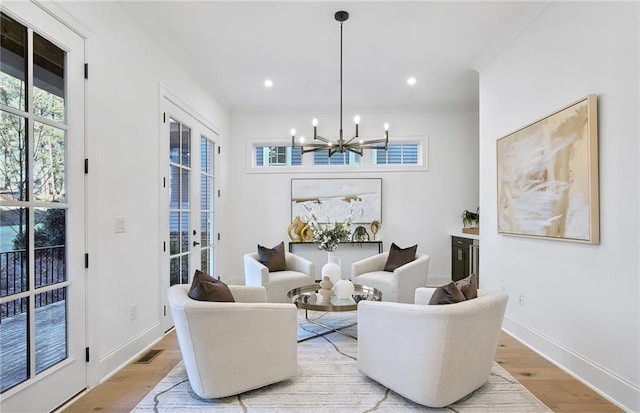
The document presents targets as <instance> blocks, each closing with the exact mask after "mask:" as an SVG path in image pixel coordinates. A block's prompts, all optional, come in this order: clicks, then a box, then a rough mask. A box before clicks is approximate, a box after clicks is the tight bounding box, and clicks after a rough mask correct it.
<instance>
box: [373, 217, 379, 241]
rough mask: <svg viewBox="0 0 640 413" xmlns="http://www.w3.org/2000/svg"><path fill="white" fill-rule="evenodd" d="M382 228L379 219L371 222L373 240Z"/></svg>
mask: <svg viewBox="0 0 640 413" xmlns="http://www.w3.org/2000/svg"><path fill="white" fill-rule="evenodd" d="M379 230H380V222H378V221H373V222H372V223H371V232H372V233H373V240H374V241H375V240H376V234H377V233H378V231H379Z"/></svg>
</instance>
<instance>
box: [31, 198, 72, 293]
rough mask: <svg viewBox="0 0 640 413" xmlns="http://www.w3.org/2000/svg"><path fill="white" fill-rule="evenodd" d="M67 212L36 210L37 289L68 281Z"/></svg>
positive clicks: (35, 268) (35, 263) (35, 254)
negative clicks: (66, 251)
mask: <svg viewBox="0 0 640 413" xmlns="http://www.w3.org/2000/svg"><path fill="white" fill-rule="evenodd" d="M66 212H67V211H66V210H64V209H52V208H36V209H35V210H34V216H35V226H34V238H35V239H34V242H35V250H34V262H33V264H34V276H35V285H36V288H38V287H43V286H46V285H51V284H57V283H60V282H63V281H66V280H67V268H66V267H67V266H66V254H65V245H66V225H65V222H66Z"/></svg>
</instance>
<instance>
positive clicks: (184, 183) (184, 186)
mask: <svg viewBox="0 0 640 413" xmlns="http://www.w3.org/2000/svg"><path fill="white" fill-rule="evenodd" d="M190 173H191V171H189V170H188V169H181V170H180V175H181V179H180V208H181V209H189V208H190V203H189V175H190Z"/></svg>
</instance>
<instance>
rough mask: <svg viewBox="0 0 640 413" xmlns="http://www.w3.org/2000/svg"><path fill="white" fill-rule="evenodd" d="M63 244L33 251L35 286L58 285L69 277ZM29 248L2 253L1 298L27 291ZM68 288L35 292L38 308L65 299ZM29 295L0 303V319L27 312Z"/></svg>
mask: <svg viewBox="0 0 640 413" xmlns="http://www.w3.org/2000/svg"><path fill="white" fill-rule="evenodd" d="M65 253H66V248H65V246H64V245H57V246H51V247H39V248H35V250H34V285H35V287H36V288H40V287H45V286H48V285H53V284H57V283H60V282H63V281H66V279H67V268H66V258H65ZM27 270H28V262H27V251H26V250H16V251H7V252H0V297H7V296H10V295H13V294H17V293H21V292H23V291H27V290H28V288H29V279H28V275H27ZM66 295H67V293H66V288H57V289H54V290H49V291H46V292H43V293H39V294H36V295H35V307H36V308H38V307H42V306H45V305H48V304H52V303H55V302H58V301H62V300H65V299H66ZM27 308H28V300H27V299H26V298H22V299H17V300H11V301H8V302H4V303H2V304H0V319H4V318H6V317H10V316H14V315H17V314H22V313H24V312H26V311H27Z"/></svg>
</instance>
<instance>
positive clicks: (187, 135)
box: [182, 125, 191, 166]
mask: <svg viewBox="0 0 640 413" xmlns="http://www.w3.org/2000/svg"><path fill="white" fill-rule="evenodd" d="M182 165H184V166H191V129H189V128H187V127H186V126H184V125H182Z"/></svg>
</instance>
